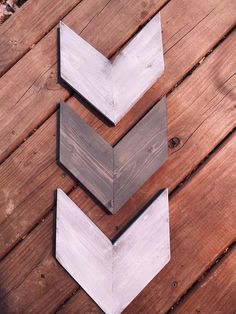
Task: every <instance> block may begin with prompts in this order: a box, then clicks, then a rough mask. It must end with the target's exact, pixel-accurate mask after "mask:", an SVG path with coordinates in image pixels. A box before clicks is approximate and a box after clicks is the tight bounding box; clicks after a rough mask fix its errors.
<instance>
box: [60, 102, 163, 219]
mask: <svg viewBox="0 0 236 314" xmlns="http://www.w3.org/2000/svg"><path fill="white" fill-rule="evenodd" d="M167 155H168V142H167V127H166V100H165V98H163V99H162V100H161V101H160V102H159V103H157V104H156V105H155V106H154V107H153V108H152V109H151V110H150V111H149V112H148V113H147V114H146V115H145V116H144V117H143V118H142V119H141V120H140V121H139V122H138V123H137V124H136V125H135V126H134V127H133V128H132V129H131V130H130V131H129V132H128V133H127V134H126V135H125V136H124V137H123V138H122V139H121V140H120V141H119V142H118V143H117V144H116V145H115V146H114V147H112V146H111V145H110V144H109V143H107V142H106V141H105V140H104V139H103V138H102V137H101V136H100V135H99V134H98V133H96V131H95V130H94V129H92V128H91V127H90V126H89V125H88V124H87V123H86V122H84V121H83V120H82V119H81V118H80V117H79V116H78V115H77V114H76V113H75V112H74V111H73V110H72V109H71V108H70V107H69V106H68V105H66V104H65V103H63V102H62V103H61V105H60V149H59V160H60V163H61V164H62V165H63V166H64V167H65V168H67V169H68V170H69V171H70V172H71V173H72V174H73V175H74V177H75V178H77V179H78V180H79V181H80V182H81V183H82V184H83V185H84V186H85V187H86V188H87V189H88V190H89V191H90V192H91V193H92V194H93V195H94V196H95V197H96V198H97V199H98V200H99V201H100V202H101V203H102V204H103V205H104V206H105V207H106V208H107V209H108V210H109V211H110V212H111V213H115V212H117V210H119V208H121V207H122V206H123V205H124V204H125V203H126V202H127V201H128V199H129V198H130V197H131V196H132V195H133V194H134V193H135V192H136V191H137V190H138V189H139V188H140V187H141V186H142V185H143V184H144V182H145V181H146V180H147V179H149V178H150V176H151V175H153V174H154V173H155V172H156V171H157V170H158V169H159V168H160V167H161V165H162V164H163V163H164V161H165V160H166V159H167Z"/></svg>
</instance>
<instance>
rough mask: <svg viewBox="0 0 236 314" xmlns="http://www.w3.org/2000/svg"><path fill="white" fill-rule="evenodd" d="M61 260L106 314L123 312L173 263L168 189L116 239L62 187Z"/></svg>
mask: <svg viewBox="0 0 236 314" xmlns="http://www.w3.org/2000/svg"><path fill="white" fill-rule="evenodd" d="M56 258H57V260H58V261H59V262H60V264H61V265H62V266H63V267H64V268H65V269H66V270H67V271H68V272H69V274H70V275H71V276H72V277H73V278H74V279H75V280H76V281H77V282H78V283H79V284H80V285H81V286H82V287H83V289H84V290H85V291H86V292H87V293H88V294H89V295H90V296H91V297H92V298H93V299H94V300H95V302H96V303H97V304H98V305H99V306H100V307H101V308H102V310H103V311H104V312H105V313H107V314H119V313H121V312H122V311H123V309H124V308H126V307H127V306H128V304H129V303H130V302H131V301H132V300H133V299H134V298H135V297H136V296H137V294H138V293H139V292H140V291H141V290H142V289H143V288H144V287H145V286H146V285H147V284H148V283H149V282H150V281H151V280H152V279H153V278H154V277H155V276H156V275H157V274H158V273H159V272H160V271H161V269H162V268H163V267H164V266H165V265H166V264H167V263H168V261H169V260H170V237H169V208H168V191H167V189H166V190H164V191H162V192H161V194H159V195H158V197H157V198H156V199H155V200H153V201H152V202H151V203H150V204H148V206H147V208H145V209H143V211H142V213H141V215H140V216H139V217H138V218H137V219H136V221H135V222H133V223H132V224H131V225H130V226H129V227H128V228H127V229H126V230H125V231H124V232H123V233H122V234H121V235H120V236H119V237H118V238H116V239H115V240H114V241H110V240H109V239H108V238H107V237H106V236H105V234H104V233H102V231H101V230H100V229H99V228H98V227H97V226H96V225H95V224H94V223H93V222H92V221H91V220H90V219H89V218H88V217H87V216H86V215H85V214H84V213H83V212H82V211H81V210H80V208H79V207H78V206H77V205H76V204H75V203H74V202H73V201H72V200H71V199H70V198H69V197H68V196H67V195H66V194H65V193H64V192H63V191H62V190H60V189H59V190H58V191H57V218H56Z"/></svg>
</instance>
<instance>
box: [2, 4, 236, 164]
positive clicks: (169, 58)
mask: <svg viewBox="0 0 236 314" xmlns="http://www.w3.org/2000/svg"><path fill="white" fill-rule="evenodd" d="M107 1H108V0H106V1H105V0H103V1H95V2H94V1H92V0H87V1H86V2H82V3H81V4H79V5H78V6H77V7H76V8H75V9H74V10H73V11H72V12H71V13H70V14H69V15H68V16H67V17H66V19H65V22H66V23H67V24H68V25H69V26H70V27H72V28H73V29H74V30H75V31H76V32H78V33H80V32H81V30H82V29H83V28H84V29H83V31H82V33H81V35H82V36H83V37H84V38H85V39H86V40H87V41H89V42H90V43H91V44H92V45H94V47H95V48H97V49H98V50H100V51H101V52H102V53H104V54H105V55H106V56H111V54H113V53H114V52H115V51H116V50H117V49H118V48H119V47H120V46H121V45H122V44H123V43H124V42H125V41H126V40H127V39H128V38H129V37H130V36H131V34H133V33H134V32H135V31H136V30H137V28H138V27H139V26H140V25H141V24H143V23H144V22H145V21H147V20H148V18H149V17H150V16H152V15H153V14H154V13H155V12H156V11H157V10H158V9H159V8H160V7H161V5H163V3H165V1H164V0H160V1H155V2H154V3H153V2H150V1H147V0H146V1H142V2H141V1H135V0H132V1H131V0H130V1H125V0H122V1H121V0H120V1H115V0H113V1H110V2H109V3H108V4H107ZM106 4H107V5H106ZM105 5H106V7H105V8H104V9H103V10H102V8H103V7H104V6H105ZM94 6H95V7H94ZM235 6H236V3H235V1H234V0H226V1H224V2H222V1H220V0H214V1H213V0H212V1H204V0H201V1H199V2H198V3H196V1H194V0H191V1H189V0H172V1H171V2H169V3H168V5H167V6H165V7H164V8H163V10H162V15H161V16H162V28H163V40H164V50H165V75H164V76H163V78H162V79H161V80H160V81H159V82H158V83H157V84H155V85H154V87H153V88H152V89H151V90H150V91H149V92H148V93H147V94H146V95H145V96H144V97H143V98H142V100H141V101H140V102H138V104H137V105H136V106H135V107H134V108H133V109H132V110H131V111H130V112H129V114H128V120H126V119H127V118H124V119H123V120H122V121H123V122H121V126H122V125H123V126H124V125H125V126H126V128H129V127H131V125H132V124H134V122H135V121H137V120H138V119H139V118H140V117H141V116H142V115H143V114H144V112H146V111H147V110H148V108H150V106H151V105H152V104H154V102H156V100H157V99H158V98H160V97H161V96H162V95H164V94H165V93H166V92H168V91H169V89H170V88H172V87H173V86H174V85H175V84H176V83H177V82H178V80H180V79H181V78H182V77H183V76H184V75H185V74H186V73H187V71H189V70H190V69H191V68H192V66H193V65H194V64H195V63H196V62H198V61H199V60H200V59H201V58H202V57H203V56H204V55H205V54H206V53H207V52H208V51H209V50H210V49H211V48H212V47H213V46H214V45H215V44H216V43H217V42H218V41H219V40H220V38H222V36H224V35H225V34H226V33H227V32H228V31H229V29H231V28H232V27H233V26H234V25H235V16H234V15H232V12H233V11H234V10H235ZM100 11H101V13H99V12H100ZM183 12H186V13H184V14H183ZM187 12H188V13H187ZM189 12H191V13H189ZM118 13H119V14H118ZM177 13H178V14H177ZM93 17H94V18H93ZM90 20H91V22H90V23H89V21H90ZM78 21H80V23H78ZM218 21H221V23H219V22H218ZM88 23H89V24H88ZM87 24H88V25H87ZM86 25H87V26H86ZM178 30H179V31H178ZM55 41H56V31H55V29H54V30H53V31H52V32H50V33H49V34H48V35H47V36H46V37H45V38H44V39H43V40H42V41H40V43H39V44H38V45H36V47H34V49H32V50H31V51H30V52H29V53H28V54H27V55H26V56H25V57H24V58H22V59H21V60H20V61H19V62H18V63H17V64H16V65H15V66H14V67H13V68H12V69H11V70H10V71H9V72H8V73H7V74H6V75H4V76H3V77H2V79H1V80H0V98H1V99H2V104H4V105H2V106H1V108H0V116H1V118H2V119H1V130H0V147H1V151H0V160H1V161H2V160H3V159H4V158H5V157H6V156H8V155H9V154H10V153H11V152H12V150H13V149H15V148H16V147H17V145H19V144H20V143H22V141H23V139H24V138H25V137H26V136H28V135H29V134H30V132H31V131H32V130H33V129H34V128H35V127H37V126H38V125H40V124H41V123H42V121H44V120H45V119H46V118H47V117H48V116H49V115H50V114H51V113H52V112H53V111H54V110H55V108H56V105H57V103H58V102H59V101H60V99H63V100H64V99H65V98H67V97H68V95H69V93H68V91H67V90H64V89H63V88H61V86H60V85H59V84H57V83H56V82H57V73H56V67H55V66H54V64H55V63H56V44H55ZM42 51H43V55H42ZM173 60H174V62H173ZM22 69H24V78H25V79H24V80H22V79H21V78H22ZM16 87H17V88H16ZM19 117H20V118H19ZM127 121H129V123H128V124H127Z"/></svg>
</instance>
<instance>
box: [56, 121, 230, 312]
mask: <svg viewBox="0 0 236 314" xmlns="http://www.w3.org/2000/svg"><path fill="white" fill-rule="evenodd" d="M235 133H236V127H234V129H233V130H231V131H230V132H229V133H228V134H227V135H226V137H225V138H224V139H223V140H222V141H221V142H220V143H218V144H217V145H216V146H215V147H214V148H213V150H212V151H211V152H210V153H209V154H208V155H207V156H206V157H205V158H203V159H202V160H201V161H200V162H199V163H198V165H197V166H196V167H195V168H194V169H193V170H192V171H191V173H190V174H188V175H187V176H186V177H185V178H184V179H183V180H182V181H181V182H180V183H179V184H178V185H177V186H176V187H175V188H174V189H173V190H172V192H171V193H169V200H171V199H172V198H173V197H174V195H176V194H177V193H178V192H179V191H180V190H181V189H182V188H183V187H184V186H186V185H187V183H188V182H189V181H190V180H192V179H193V177H194V176H195V175H196V174H197V173H198V172H199V171H201V170H202V169H203V168H204V167H205V166H206V164H207V163H208V162H209V161H210V160H211V159H212V158H213V157H214V156H215V155H216V154H217V153H218V152H219V151H220V150H221V149H222V148H223V147H224V146H225V145H226V144H227V143H228V142H229V141H230V140H231V139H232V137H233V135H234V134H235ZM234 244H235V241H234V242H233V243H231V244H230V245H229V246H228V249H225V250H224V252H223V253H220V255H219V256H218V257H217V259H216V260H215V261H214V262H213V264H211V265H210V267H209V268H208V269H207V270H206V271H205V272H204V273H203V275H201V276H200V277H199V278H198V279H197V280H196V281H195V282H194V283H193V285H192V286H191V287H190V288H189V289H188V290H187V291H186V293H185V294H184V295H182V296H181V297H180V299H179V300H178V301H177V302H176V303H175V304H174V305H172V306H171V308H170V309H169V310H168V311H167V312H166V314H170V311H172V310H173V309H174V308H175V307H176V306H177V305H178V304H179V303H180V301H181V300H182V298H186V297H187V294H188V293H189V292H190V291H192V289H193V288H194V287H195V286H196V284H197V283H198V282H199V281H200V280H202V279H203V276H206V275H207V274H208V272H209V271H210V270H211V269H212V268H213V267H214V265H215V264H216V263H218V262H219V261H220V259H221V258H223V257H224V256H225V255H226V254H228V252H230V251H231V249H232V248H233V246H234ZM80 289H82V288H81V287H80V286H78V287H77V288H76V289H75V290H74V291H73V292H72V293H71V295H70V296H69V297H68V298H67V299H66V300H65V301H64V302H63V303H62V304H61V305H59V306H58V308H57V309H56V310H55V311H54V312H53V314H56V313H57V312H58V311H59V310H60V309H61V308H62V307H63V306H64V305H65V304H66V303H67V302H69V301H70V299H71V298H72V297H73V296H74V295H75V294H76V293H77V292H78V291H79V290H80Z"/></svg>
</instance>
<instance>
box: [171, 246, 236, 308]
mask: <svg viewBox="0 0 236 314" xmlns="http://www.w3.org/2000/svg"><path fill="white" fill-rule="evenodd" d="M235 247H236V241H234V242H232V243H231V244H230V245H229V246H228V247H227V248H225V249H224V251H223V252H222V253H220V254H219V255H218V257H217V258H216V259H215V261H214V262H213V263H212V264H211V265H210V266H209V268H208V269H207V270H206V271H205V272H204V273H203V274H202V275H201V276H200V277H199V278H198V279H197V280H196V281H195V282H194V283H193V284H192V286H191V287H190V288H189V289H188V290H187V291H186V292H185V294H183V295H182V296H181V297H180V298H179V300H178V301H177V302H176V303H175V304H173V305H172V306H171V308H170V309H169V310H168V311H167V312H166V314H172V313H173V311H175V309H178V306H179V305H181V304H182V303H183V302H184V301H185V300H187V298H188V296H189V295H190V293H192V292H194V291H195V290H196V288H197V287H198V285H199V284H200V283H201V282H203V280H204V279H206V277H207V276H208V275H209V273H210V272H211V271H214V270H215V269H216V268H217V267H220V265H221V263H222V262H223V261H224V260H225V259H226V257H227V256H228V255H229V254H230V253H231V252H232V251H233V249H234V248H235ZM219 263H220V264H219Z"/></svg>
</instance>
